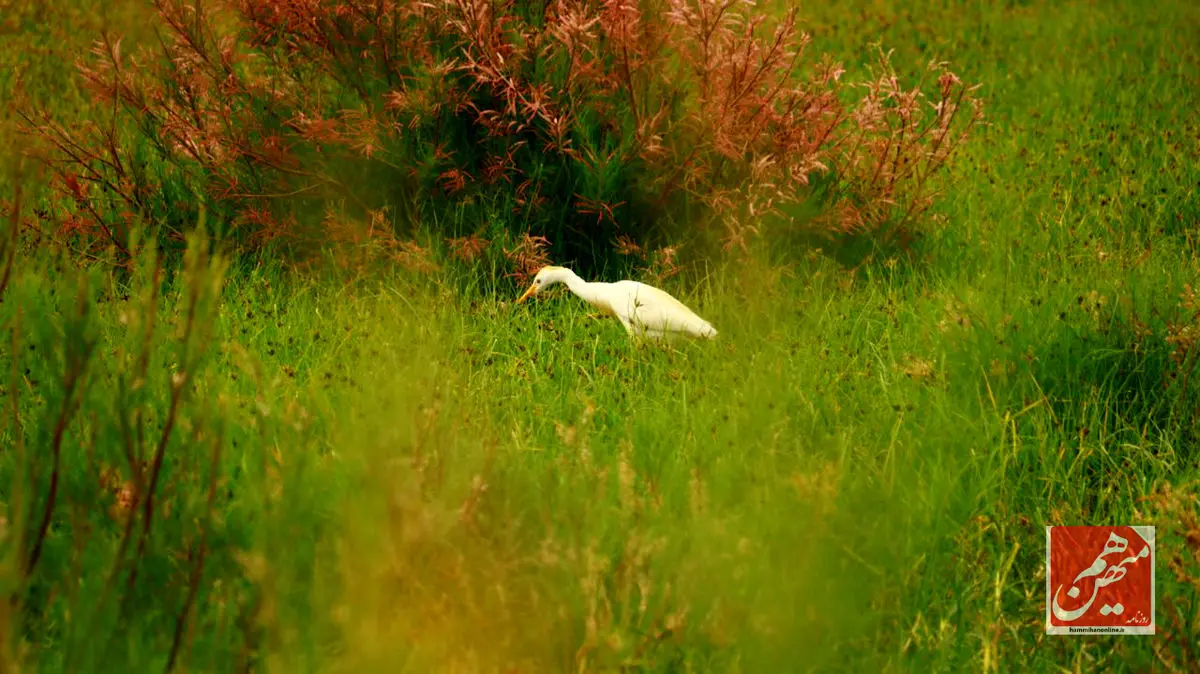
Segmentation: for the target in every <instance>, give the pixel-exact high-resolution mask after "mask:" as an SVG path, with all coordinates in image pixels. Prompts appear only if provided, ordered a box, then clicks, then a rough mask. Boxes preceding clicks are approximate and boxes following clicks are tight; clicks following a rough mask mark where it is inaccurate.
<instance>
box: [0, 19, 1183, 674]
mask: <svg viewBox="0 0 1200 674" xmlns="http://www.w3.org/2000/svg"><path fill="white" fill-rule="evenodd" d="M798 16H799V20H800V25H801V26H802V27H803V28H804V30H806V31H808V32H809V33H810V34H811V36H812V44H811V48H812V49H813V50H815V51H816V52H821V53H829V54H831V55H833V56H834V57H835V58H836V59H838V60H840V61H842V62H844V63H845V66H846V71H847V75H846V76H847V77H854V76H857V75H861V74H862V73H863V72H865V70H866V68H867V67H868V66H869V65H870V64H871V58H872V53H873V52H872V49H873V47H872V45H873V44H875V43H881V44H882V45H883V46H884V48H886V49H893V50H894V52H893V54H892V56H891V62H892V64H893V65H894V66H895V67H896V69H897V71H898V72H899V73H900V75H901V76H902V77H915V76H916V74H918V73H920V72H921V71H922V69H924V68H925V66H926V64H927V63H928V62H929V61H930V59H934V58H937V59H942V60H947V61H950V62H951V63H952V64H953V66H954V68H955V72H956V73H957V74H958V76H959V77H961V78H962V79H963V81H965V82H978V83H981V84H982V86H981V88H980V89H979V90H978V92H977V93H978V96H979V98H980V99H981V100H982V101H983V103H984V110H985V116H984V118H983V119H984V121H985V122H986V123H985V124H982V125H980V126H979V127H978V128H977V129H976V130H975V131H973V135H972V137H971V138H970V139H969V141H968V142H965V143H964V144H963V145H962V147H961V148H960V149H959V150H958V154H957V156H956V158H955V160H954V161H953V162H951V163H949V164H948V165H947V169H946V170H945V171H944V172H943V173H941V174H940V175H938V176H937V178H936V180H935V183H936V186H937V189H938V190H939V195H938V196H937V198H936V199H935V200H934V201H933V202H932V205H931V206H930V207H929V209H928V210H926V211H924V212H922V214H921V215H920V216H919V221H920V225H921V226H920V235H919V236H918V237H916V239H915V240H914V241H913V242H912V243H911V244H910V245H909V246H908V247H906V248H895V247H889V246H886V245H883V244H879V243H878V241H877V240H876V239H873V238H871V237H861V238H851V239H849V240H846V239H842V240H838V241H822V240H818V239H815V238H813V237H810V236H795V235H794V234H791V233H787V232H776V231H775V230H772V229H770V228H767V227H764V228H762V230H761V231H759V232H757V233H755V234H752V235H747V237H746V239H745V243H746V245H745V246H744V247H742V246H733V247H729V248H728V249H726V250H722V249H721V248H720V247H719V246H715V245H710V244H708V243H706V242H705V241H703V240H701V239H702V237H701V236H700V235H697V236H696V237H695V238H694V240H689V241H691V243H690V245H691V246H692V248H691V249H688V248H687V246H686V245H682V244H681V246H680V250H681V251H682V252H680V254H679V255H680V257H679V259H678V262H677V266H678V268H679V269H680V271H679V272H678V273H671V272H673V271H674V270H675V266H676V263H674V262H670V261H669V260H668V262H669V264H668V263H663V262H662V261H661V260H660V262H659V264H658V265H657V266H653V265H651V266H647V267H644V268H642V271H640V272H638V271H636V270H635V271H633V272H630V273H640V274H642V276H641V278H643V279H644V280H647V281H648V282H649V281H653V282H655V283H656V284H661V285H662V286H663V287H664V288H666V289H667V290H669V291H671V292H672V293H674V294H676V295H677V296H678V297H680V298H681V299H683V300H684V301H685V302H686V303H687V304H688V305H689V306H691V307H693V308H694V309H696V310H697V312H698V313H699V314H700V315H702V316H703V317H704V318H705V319H707V320H709V321H710V322H712V324H713V325H714V326H715V327H716V328H717V329H718V330H719V331H720V335H719V337H718V339H716V340H714V341H711V342H706V341H701V342H693V341H688V340H684V341H679V342H675V343H673V344H671V345H670V346H667V347H663V346H658V345H652V344H641V343H638V342H635V341H631V340H630V339H629V338H628V337H627V335H626V334H625V331H624V330H623V329H622V328H621V326H620V324H619V323H617V322H616V321H613V320H609V319H599V320H598V319H595V318H593V317H591V316H590V315H589V314H590V313H591V310H590V308H589V307H587V306H586V305H585V304H584V303H583V302H581V301H579V300H578V299H577V298H575V297H573V296H571V295H570V294H569V293H567V292H566V290H565V289H562V290H561V292H552V293H545V295H548V296H546V297H540V298H538V299H537V300H536V301H532V302H526V303H524V304H521V305H514V304H513V300H515V299H516V298H517V297H518V296H519V294H520V293H521V291H522V290H524V286H523V285H522V283H521V282H522V281H523V280H524V278H525V277H523V276H521V275H520V274H519V273H517V274H515V275H508V274H507V271H508V270H506V269H497V265H502V263H503V262H504V260H503V258H502V257H501V258H481V260H482V261H477V262H476V263H474V264H465V263H462V262H461V260H458V259H457V258H455V257H454V256H453V255H452V254H451V253H450V252H447V251H439V250H437V249H434V248H433V247H429V248H428V249H429V250H430V251H431V252H429V253H428V255H427V256H425V254H424V253H421V254H418V253H419V252H420V251H422V250H424V249H421V248H417V247H408V248H405V247H400V248H399V249H398V250H399V253H398V254H391V255H385V256H382V257H371V256H370V255H368V253H369V252H370V251H371V250H374V249H373V248H371V246H372V245H373V244H370V243H369V242H368V243H364V244H362V248H361V249H355V250H356V251H358V252H356V253H355V254H354V256H352V257H353V259H352V260H351V261H350V262H347V257H346V255H345V254H343V253H342V252H338V253H329V254H328V255H327V256H326V257H327V258H328V259H327V260H325V259H320V261H318V262H316V263H314V262H312V261H311V260H310V261H307V262H306V263H303V264H301V263H297V262H296V261H295V260H294V259H293V258H290V257H285V256H282V255H273V254H271V252H270V250H269V249H264V250H260V251H255V252H252V253H236V252H231V251H229V250H226V249H224V248H222V247H220V246H213V245H209V242H210V239H211V238H212V237H213V236H214V232H225V231H227V230H228V223H227V222H223V221H222V218H225V217H226V214H225V213H224V212H223V211H221V210H220V208H219V206H218V205H215V204H212V205H205V206H203V207H201V208H200V209H199V212H198V214H197V215H196V218H195V222H196V227H195V229H193V230H189V231H186V232H181V233H180V234H179V236H178V237H174V238H168V239H166V240H168V241H169V242H170V245H169V246H167V247H166V250H168V253H167V254H163V255H157V254H156V251H157V250H160V248H162V247H161V246H156V245H154V244H155V243H156V242H158V241H160V239H158V238H156V236H158V234H156V233H155V232H154V231H151V230H150V229H147V230H146V231H142V230H140V229H136V228H135V229H133V230H131V233H130V234H129V238H128V239H127V240H126V241H125V245H126V247H127V249H128V250H127V251H126V252H127V253H128V258H127V259H126V260H125V261H124V262H123V263H122V264H120V265H115V264H113V263H112V260H113V259H117V258H116V257H112V256H113V255H117V256H118V257H119V253H120V251H115V252H114V251H113V250H111V249H109V250H106V251H104V250H102V249H101V248H87V247H84V246H81V245H79V244H78V239H77V238H71V237H68V236H66V235H63V234H62V233H61V232H64V231H67V230H65V229H61V228H60V229H57V230H56V229H55V228H54V227H53V226H51V224H49V223H50V222H51V221H52V218H50V217H45V218H43V217H41V216H40V215H37V214H36V211H38V210H42V211H46V212H52V213H65V212H66V210H64V209H65V208H66V207H65V206H62V204H63V203H65V202H64V200H63V197H62V195H61V194H60V193H57V192H54V191H52V190H51V189H50V186H51V185H52V183H53V181H54V180H55V178H54V177H53V175H52V172H51V171H50V170H49V169H48V168H47V166H46V165H45V164H43V163H41V162H39V161H38V160H37V158H36V156H35V153H34V152H33V148H35V147H36V143H37V138H35V137H32V136H31V135H30V134H27V133H23V132H22V130H21V128H22V118H21V117H20V115H19V114H18V107H19V106H18V101H20V102H21V103H22V105H23V106H25V107H24V108H23V109H34V110H41V111H48V112H50V113H52V114H53V115H54V116H55V118H56V119H58V120H59V121H60V122H61V123H62V124H63V125H64V126H67V127H71V126H72V125H75V124H81V123H82V122H83V121H85V120H106V119H108V118H109V117H108V115H110V114H111V110H110V109H108V108H106V107H105V106H102V105H98V104H95V103H94V102H92V101H93V99H92V98H91V95H90V94H89V92H87V91H86V90H85V88H84V86H83V84H82V82H81V80H80V78H79V77H78V75H77V73H76V71H75V68H74V67H73V63H74V60H75V59H76V58H85V56H84V55H86V53H87V50H88V49H89V48H90V47H91V45H92V43H93V41H94V40H96V39H98V36H99V35H100V32H101V30H102V29H104V28H106V27H107V28H109V29H111V30H114V31H116V32H119V33H122V34H124V35H126V38H125V40H126V42H125V43H124V44H125V49H126V51H127V52H128V51H130V50H131V49H132V47H131V46H130V45H133V44H136V43H138V42H139V41H141V42H142V43H144V44H152V43H153V41H154V39H155V38H154V34H153V31H152V29H153V27H154V20H153V19H152V18H151V17H152V13H151V12H149V11H148V9H147V7H146V6H145V5H144V4H143V3H141V2H136V1H135V0H129V1H128V2H113V3H108V4H106V5H105V6H104V8H103V9H97V8H94V7H93V6H92V4H91V3H84V2H77V1H74V0H59V1H58V2H55V3H47V4H42V3H37V2H23V1H22V0H8V2H6V3H0V98H3V99H6V100H8V101H10V102H11V105H8V106H6V109H5V110H4V111H2V112H0V153H2V155H3V156H4V157H5V158H6V159H7V160H8V162H7V163H8V164H9V166H6V167H4V168H7V169H9V170H8V172H7V173H5V174H4V175H3V177H0V214H3V215H4V216H5V226H4V232H5V236H4V240H5V243H4V247H3V248H2V249H0V263H3V264H4V265H5V266H4V269H3V272H2V273H3V277H2V278H3V280H2V281H0V293H3V294H2V295H0V297H2V301H0V325H2V326H3V331H2V334H0V343H2V344H3V347H0V391H2V392H3V398H4V404H3V413H2V414H0V418H2V421H0V505H2V507H3V510H0V587H2V588H3V591H4V593H5V595H6V596H7V597H8V598H9V601H7V602H4V603H3V604H0V631H2V632H3V635H4V638H3V641H2V645H0V663H2V664H3V671H37V672H56V671H70V672H90V671H154V670H160V669H165V670H167V671H171V670H180V671H182V670H188V671H283V672H299V671H319V672H336V671H353V672H370V671H389V672H395V671H405V672H408V671H412V672H427V671H437V672H442V671H446V672H543V671H577V672H598V671H648V672H790V671H865V672H900V671H905V672H907V671H913V672H942V671H946V672H960V671H985V672H989V671H998V672H999V671H1003V672H1008V671H1030V672H1051V671H1055V672H1057V671H1077V672H1083V671H1107V672H1144V671H1167V672H1176V671H1177V672H1188V671H1197V670H1198V669H1200V646H1197V644H1200V451H1198V449H1197V444H1198V443H1200V416H1198V409H1200V407H1198V406H1200V384H1198V382H1197V381H1195V380H1194V374H1195V372H1194V370H1195V368H1196V362H1197V360H1200V298H1197V297H1196V296H1195V294H1194V288H1195V285H1196V283H1197V276H1198V272H1200V266H1198V264H1197V263H1198V261H1200V257H1198V255H1200V248H1198V245H1200V238H1198V237H1197V232H1198V231H1200V230H1198V227H1200V115H1198V111H1200V107H1198V106H1200V6H1197V5H1195V4H1194V3H1191V2H1188V1H1186V0H1164V1H1163V2H1156V3H1148V2H1132V1H1130V2H1117V1H1116V0H1092V1H1083V0H1068V1H1064V2H1041V1H1038V0H1026V1H1024V2H1022V1H1017V0H1010V1H1005V2H1001V1H999V0H987V1H982V0H981V1H973V2H967V1H954V0H940V1H938V2H930V3H923V4H922V5H921V6H920V7H919V8H918V7H917V5H916V4H915V3H913V4H911V5H910V4H909V3H900V2H894V1H891V0H852V1H850V2H843V3H824V4H820V3H812V4H808V3H806V4H804V5H802V6H800V8H799V15H798ZM35 135H36V134H35ZM347 175H351V174H347ZM348 180H354V178H352V177H351V178H348ZM445 213H450V214H451V215H446V216H445V217H451V218H458V219H457V220H454V222H452V223H450V224H446V223H442V222H439V223H437V225H438V226H439V227H445V228H447V229H448V230H454V231H455V232H456V234H457V233H461V231H462V229H463V228H466V231H470V230H471V228H472V227H474V226H475V225H476V224H477V223H474V222H472V221H471V220H472V218H476V217H479V213H478V212H477V211H475V210H472V209H471V208H469V207H464V208H463V209H461V210H459V211H457V213H458V215H457V216H455V215H453V213H454V211H452V210H449V209H448V210H447V211H445ZM168 217H174V216H168V215H164V216H163V218H164V222H165V221H166V219H167V218H168ZM189 217H190V216H189ZM154 224H155V223H148V226H153V225H154ZM426 224H427V225H429V226H430V227H432V226H433V223H426ZM172 226H174V225H172ZM564 236H565V235H564ZM171 246H175V247H174V248H172V247H171ZM338 250H339V251H342V250H343V249H338ZM389 250H392V249H389ZM567 250H568V251H569V250H570V249H567ZM688 250H692V251H693V252H690V253H689V252H688ZM555 251H559V253H560V254H563V255H566V254H567V253H562V252H561V249H555ZM694 251H703V254H701V253H699V252H694ZM360 258H361V259H360ZM585 258H586V259H585ZM597 260H598V258H595V259H594V258H590V257H586V256H584V255H582V254H579V255H577V257H575V258H572V259H553V260H551V261H552V262H554V263H556V264H571V265H574V264H576V263H578V264H579V265H580V269H581V272H580V273H581V274H584V271H583V269H586V270H587V272H586V274H585V275H586V276H588V277H590V278H603V279H604V280H616V278H619V274H621V273H623V272H625V271H628V270H625V269H621V268H619V267H618V266H614V265H612V264H608V263H604V262H603V261H597ZM664 270H666V271H664ZM518 271H519V270H518ZM1051 524H1114V525H1118V524H1119V525H1124V524H1152V525H1154V526H1156V527H1157V543H1156V546H1157V555H1158V559H1157V567H1156V568H1157V576H1156V593H1157V595H1156V596H1157V599H1156V601H1157V622H1158V633H1157V634H1155V635H1154V636H1144V637H1143V636H1137V637H1134V636H1124V637H1104V636H1086V637H1080V636H1070V637H1062V636H1055V637H1051V636H1047V635H1046V634H1045V630H1044V625H1045V606H1046V605H1045V587H1046V578H1045V526H1046V525H1051Z"/></svg>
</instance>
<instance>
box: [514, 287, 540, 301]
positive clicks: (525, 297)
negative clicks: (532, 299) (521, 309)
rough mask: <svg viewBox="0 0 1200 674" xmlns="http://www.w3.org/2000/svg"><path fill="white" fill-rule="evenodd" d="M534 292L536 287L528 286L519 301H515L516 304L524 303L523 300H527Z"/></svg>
mask: <svg viewBox="0 0 1200 674" xmlns="http://www.w3.org/2000/svg"><path fill="white" fill-rule="evenodd" d="M535 290H537V286H536V285H532V286H529V290H526V291H525V294H524V295H521V299H519V300H517V304H520V303H521V302H524V301H525V300H527V299H529V296H530V295H532V294H533V291H535Z"/></svg>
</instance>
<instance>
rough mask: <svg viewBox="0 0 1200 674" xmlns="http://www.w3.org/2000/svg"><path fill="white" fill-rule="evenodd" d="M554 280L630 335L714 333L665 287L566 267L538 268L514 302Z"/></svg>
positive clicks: (538, 290)
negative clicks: (588, 277)
mask: <svg viewBox="0 0 1200 674" xmlns="http://www.w3.org/2000/svg"><path fill="white" fill-rule="evenodd" d="M556 283H565V284H566V286H567V287H568V288H570V289H571V292H573V293H575V294H576V295H578V296H579V297H580V298H582V299H583V300H584V301H586V302H587V303H588V304H591V305H592V306H593V307H595V308H596V309H597V310H598V311H600V313H602V314H605V315H607V316H613V317H615V318H617V319H618V320H620V321H621V325H624V326H625V331H626V332H628V333H629V334H630V335H637V336H644V337H649V338H651V339H660V338H662V337H672V336H675V335H678V334H686V335H690V336H692V337H705V338H708V339H712V338H713V337H716V336H717V331H716V330H715V329H713V326H711V325H709V323H708V321H706V320H704V319H703V318H700V317H699V316H697V315H696V314H695V313H694V312H693V311H692V310H691V309H688V308H687V307H686V306H684V304H683V302H680V301H679V300H677V299H675V298H674V297H671V295H670V294H668V293H667V292H666V291H663V290H659V289H658V288H655V287H654V286H649V285H646V284H645V283H638V282H637V281H617V282H615V283H600V282H588V281H584V280H583V279H581V278H579V276H578V275H577V274H575V272H573V271H571V270H570V269H567V268H566V267H554V266H550V267H542V268H541V269H539V270H538V273H537V276H535V277H534V279H533V285H531V286H529V290H526V291H525V294H524V295H521V298H520V299H518V300H517V304H520V303H521V302H524V301H525V300H526V299H528V298H529V296H530V295H536V294H537V293H539V292H541V291H542V290H545V289H546V288H549V287H550V286H552V285H554V284H556Z"/></svg>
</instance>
